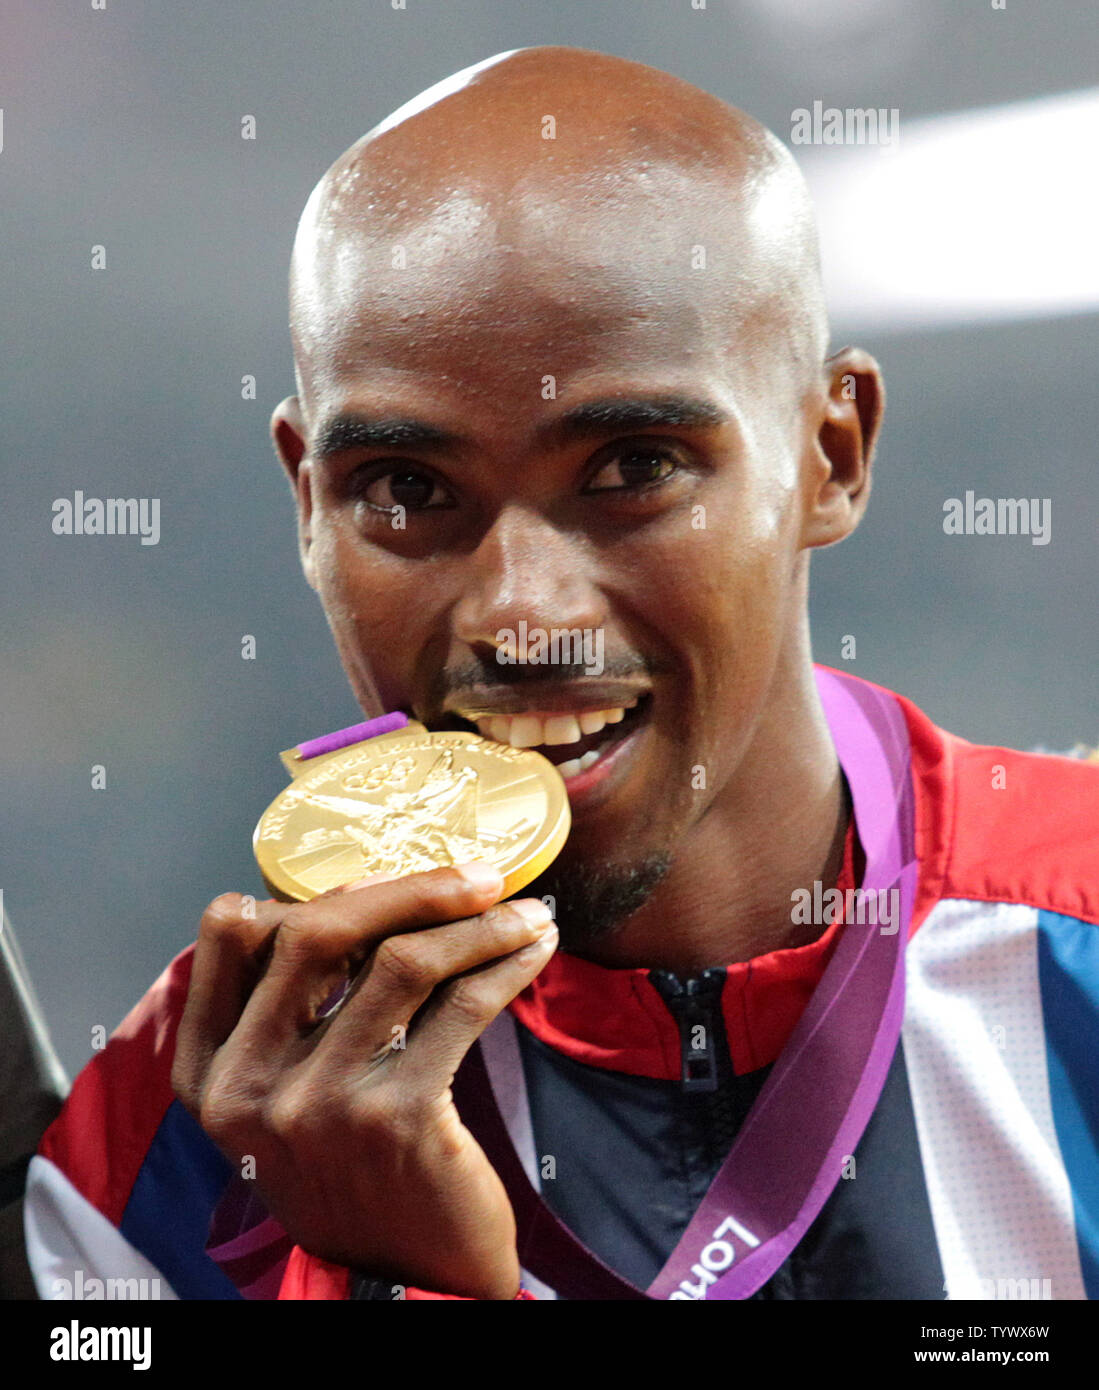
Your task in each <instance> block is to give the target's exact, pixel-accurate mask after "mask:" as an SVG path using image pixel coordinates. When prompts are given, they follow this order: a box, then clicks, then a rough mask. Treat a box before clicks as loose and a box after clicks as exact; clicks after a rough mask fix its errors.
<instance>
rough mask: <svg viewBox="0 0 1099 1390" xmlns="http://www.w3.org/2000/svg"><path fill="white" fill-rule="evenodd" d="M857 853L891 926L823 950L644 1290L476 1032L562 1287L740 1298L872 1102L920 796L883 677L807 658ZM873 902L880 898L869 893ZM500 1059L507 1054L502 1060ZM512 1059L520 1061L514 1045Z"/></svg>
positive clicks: (895, 1006) (527, 1251) (462, 1104)
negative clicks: (555, 1165)
mask: <svg viewBox="0 0 1099 1390" xmlns="http://www.w3.org/2000/svg"><path fill="white" fill-rule="evenodd" d="M814 674H815V676H816V680H817V689H818V693H819V695H820V698H821V702H822V705H823V707H824V712H825V716H826V718H827V720H828V725H829V729H830V732H831V735H832V741H833V743H834V745H835V748H836V753H837V755H838V757H839V761H840V765H841V767H842V768H843V771H844V775H845V777H846V779H847V784H848V787H849V788H850V791H851V799H852V803H853V810H854V816H855V825H856V829H857V831H858V835H859V840H860V842H861V844H862V848H863V851H864V853H865V856H866V870H865V874H864V876H863V882H862V885H861V887H860V890H859V891H860V893H861V895H862V896H863V898H864V899H868V898H869V895H870V894H875V895H880V894H881V893H896V894H897V895H898V898H899V905H900V911H899V912H896V913H889V914H879V913H876V914H874V915H875V916H876V917H877V918H878V920H880V919H881V917H882V916H888V919H889V920H890V921H892V923H893V926H892V928H891V929H889V930H886V929H885V928H884V927H879V926H876V925H875V926H864V925H862V924H859V923H855V922H848V923H847V924H846V925H845V926H844V929H843V931H842V933H841V934H840V937H839V941H838V944H837V946H836V950H835V952H834V954H833V956H832V960H831V962H830V964H829V966H828V968H827V970H826V971H825V972H824V975H823V977H822V978H821V981H820V984H819V985H818V986H817V988H816V990H815V991H814V992H813V996H812V998H811V999H810V1001H809V1004H808V1006H807V1008H806V1010H805V1012H804V1014H803V1015H802V1017H801V1020H800V1021H799V1023H798V1025H797V1027H796V1028H795V1029H794V1032H793V1033H792V1034H791V1036H790V1039H789V1041H788V1042H787V1044H786V1046H785V1047H784V1049H783V1051H782V1053H781V1055H780V1056H779V1058H778V1060H777V1061H776V1062H775V1064H774V1066H773V1068H772V1070H771V1074H770V1076H769V1077H768V1078H767V1081H766V1083H765V1084H764V1086H763V1088H762V1089H761V1091H760V1093H759V1095H758V1096H757V1097H756V1100H755V1103H754V1104H753V1106H752V1108H751V1110H750V1111H749V1114H748V1117H747V1119H746V1120H745V1122H744V1124H743V1125H742V1126H741V1129H740V1132H739V1134H738V1135H737V1138H736V1140H735V1141H734V1143H733V1146H732V1148H731V1149H730V1151H729V1154H728V1156H727V1157H726V1159H725V1161H724V1163H723V1164H722V1165H721V1167H720V1169H719V1170H718V1172H717V1175H716V1176H715V1178H714V1180H713V1182H712V1183H711V1184H710V1187H709V1190H708V1191H707V1193H706V1196H705V1197H704V1198H703V1199H702V1202H701V1203H700V1205H699V1207H698V1209H697V1211H696V1212H695V1214H694V1216H693V1217H692V1218H691V1220H690V1222H689V1223H688V1226H687V1229H686V1230H685V1231H684V1233H683V1235H682V1237H681V1238H680V1240H679V1242H678V1243H677V1245H676V1247H675V1249H674V1250H673V1251H672V1253H671V1255H670V1256H669V1257H668V1259H667V1261H666V1263H665V1265H664V1267H663V1269H662V1270H661V1271H660V1273H659V1274H658V1275H657V1276H656V1278H655V1279H654V1280H653V1282H652V1283H651V1284H650V1285H649V1288H648V1290H647V1291H645V1292H643V1291H642V1290H640V1289H638V1288H636V1287H635V1286H634V1285H633V1284H631V1283H629V1282H628V1281H627V1280H625V1279H623V1278H622V1277H621V1275H619V1274H617V1273H615V1271H614V1270H612V1269H611V1268H610V1267H609V1266H608V1265H606V1264H604V1262H603V1261H602V1260H600V1259H599V1257H598V1256H597V1255H595V1254H594V1253H593V1252H592V1251H590V1250H589V1249H588V1248H587V1247H586V1246H585V1245H584V1244H583V1243H582V1242H581V1241H580V1240H578V1239H577V1237H576V1236H575V1235H573V1233H572V1232H571V1231H570V1230H569V1229H568V1227H567V1226H566V1225H565V1224H564V1222H562V1221H561V1220H560V1219H559V1218H558V1217H557V1216H556V1215H555V1214H554V1213H553V1212H552V1211H551V1210H550V1209H549V1207H548V1206H547V1205H546V1203H545V1202H544V1201H543V1200H542V1197H541V1195H540V1194H539V1193H538V1191H537V1190H536V1189H535V1187H534V1185H533V1184H532V1182H531V1180H530V1178H529V1177H528V1175H527V1173H526V1171H525V1170H524V1168H523V1165H522V1161H521V1160H520V1158H519V1156H518V1154H517V1153H516V1150H515V1146H514V1144H513V1143H512V1140H511V1136H510V1134H509V1133H508V1129H507V1126H506V1124H505V1122H504V1120H503V1117H502V1116H501V1114H500V1110H499V1107H498V1105H497V1103H496V1099H495V1094H494V1093H495V1092H499V1093H500V1094H504V1093H505V1088H506V1087H508V1086H509V1085H510V1084H512V1083H513V1082H514V1079H515V1078H511V1077H509V1076H507V1075H503V1074H502V1073H501V1066H502V1064H501V1063H500V1062H499V1061H498V1060H495V1059H494V1063H493V1069H492V1072H491V1074H490V1071H489V1068H488V1065H487V1063H486V1054H485V1052H484V1050H483V1049H482V1048H481V1046H480V1044H479V1043H478V1044H476V1045H475V1046H474V1047H473V1048H472V1049H471V1050H470V1052H469V1053H468V1054H467V1056H466V1059H465V1061H464V1062H463V1063H462V1065H461V1067H460V1068H459V1070H458V1073H457V1075H456V1076H455V1079H454V1096H455V1101H456V1103H457V1106H458V1110H459V1113H460V1114H461V1116H462V1119H463V1121H464V1123H466V1124H467V1125H468V1127H469V1129H470V1130H471V1132H472V1133H473V1135H474V1136H475V1138H476V1139H477V1140H478V1142H479V1143H480V1144H481V1147H482V1148H483V1149H484V1151H485V1153H486V1155H487V1157H488V1158H489V1161H490V1162H491V1163H492V1165H493V1167H494V1168H495V1169H496V1171H497V1173H498V1174H499V1176H500V1178H501V1181H502V1182H503V1183H504V1186H505V1187H506V1189H507V1192H508V1195H509V1197H510V1199H511V1202H512V1207H513V1208H514V1211H515V1217H516V1224H517V1229H518V1232H519V1258H520V1262H521V1264H522V1266H523V1268H524V1269H527V1270H529V1271H530V1272H531V1273H532V1274H534V1275H535V1276H536V1277H537V1278H539V1279H541V1280H542V1281H543V1282H545V1283H546V1284H548V1285H549V1286H550V1287H551V1288H553V1289H555V1290H556V1291H557V1292H558V1293H559V1294H561V1295H563V1296H564V1297H565V1298H569V1299H619V1300H621V1299H646V1298H654V1299H688V1298H695V1299H697V1298H708V1299H743V1298H748V1297H750V1296H751V1295H752V1294H753V1293H755V1291H756V1290H757V1289H759V1288H761V1287H762V1286H763V1285H764V1284H765V1283H766V1282H767V1280H768V1279H770V1278H771V1276H772V1275H773V1274H774V1273H775V1271H776V1270H777V1269H778V1268H779V1266H780V1265H781V1264H782V1263H783V1261H784V1260H785V1259H786V1257H787V1256H788V1255H789V1253H790V1251H791V1250H793V1248H794V1246H795V1245H796V1244H797V1243H798V1241H799V1240H800V1239H801V1237H802V1236H803V1235H804V1233H805V1231H806V1230H807V1229H808V1227H809V1225H810V1224H811V1223H812V1222H813V1220H814V1219H815V1218H816V1216H817V1215H818V1214H819V1212H820V1210H821V1208H822V1207H823V1206H824V1203H825V1202H826V1201H827V1199H828V1196H829V1194H830V1193H831V1192H832V1190H833V1188H834V1187H835V1185H836V1183H837V1182H838V1180H839V1177H840V1173H841V1169H842V1165H843V1162H844V1160H845V1159H846V1158H847V1157H848V1156H849V1155H850V1154H852V1153H853V1152H854V1149H855V1146H856V1144H857V1143H858V1141H859V1139H860V1138H861V1137H862V1133H863V1130H864V1129H865V1128H866V1124H867V1121H868V1120H869V1118H870V1115H871V1113H872V1112H873V1109H874V1106H875V1105H876V1104H877V1100H878V1097H879V1095H880V1094H881V1089H882V1086H883V1085H884V1083H885V1078H886V1075H887V1073H888V1071H889V1067H890V1065H891V1063H892V1060H893V1055H894V1053H895V1051H896V1047H897V1042H898V1039H899V1037H900V1027H901V1020H902V1015H903V1010H904V948H905V944H906V942H907V939H908V934H909V926H910V923H911V917H912V905H913V902H914V899H915V891H916V879H917V871H918V866H917V862H916V855H915V848H914V836H915V829H914V827H915V810H914V795H913V789H912V778H911V770H910V759H911V755H910V747H909V738H908V730H907V726H906V725H905V722H904V716H903V715H902V714H901V711H900V709H899V707H898V705H897V703H896V701H895V700H894V699H893V698H892V697H891V696H890V695H888V694H887V693H886V692H885V691H881V690H878V689H877V688H876V687H874V686H871V685H867V684H865V683H864V682H861V681H854V680H851V679H850V678H848V677H846V676H843V675H841V674H839V673H838V672H833V671H827V670H824V669H821V668H815V670H814ZM406 723H407V720H406V719H405V717H404V716H403V715H400V714H390V715H383V716H381V718H379V719H373V720H368V721H367V722H366V723H365V724H356V725H353V726H352V727H351V728H348V729H342V730H339V731H338V732H336V733H333V734H327V735H325V736H324V737H322V738H318V739H313V740H311V741H309V742H307V743H303V744H301V745H299V749H298V751H299V752H300V754H301V756H302V758H303V759H305V758H311V757H317V756H319V755H320V754H322V753H328V752H332V751H334V750H335V749H338V748H343V747H346V746H347V745H349V744H351V743H357V742H360V741H362V740H364V739H367V738H371V737H375V736H377V735H379V734H383V733H389V732H392V731H394V730H396V729H398V728H402V727H404V725H405V724H406ZM877 900H878V901H879V902H880V897H879V898H878V899H877ZM503 1065H506V1064H503ZM511 1065H514V1066H521V1063H520V1062H519V1061H518V1059H517V1058H516V1059H514V1061H513V1063H512V1064H511Z"/></svg>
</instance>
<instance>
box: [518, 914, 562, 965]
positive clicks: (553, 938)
mask: <svg viewBox="0 0 1099 1390" xmlns="http://www.w3.org/2000/svg"><path fill="white" fill-rule="evenodd" d="M557 936H558V933H557V924H556V922H551V923H550V924H549V926H548V927H547V928H546V929H545V931H544V932H543V933H542V935H541V936H540V937H539V938H538V940H537V941H532V942H531V944H530V945H529V946H524V947H523V949H522V950H521V951H520V952H519V955H520V956H522V958H523V959H524V960H533V959H534V957H535V956H545V955H549V953H550V952H551V951H552V950H553V949H554V947H555V946H556V945H557Z"/></svg>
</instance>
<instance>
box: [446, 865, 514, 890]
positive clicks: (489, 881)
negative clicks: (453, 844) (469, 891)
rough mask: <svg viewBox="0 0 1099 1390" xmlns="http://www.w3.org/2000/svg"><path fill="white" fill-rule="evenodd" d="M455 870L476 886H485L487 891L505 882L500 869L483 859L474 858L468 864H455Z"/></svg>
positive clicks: (497, 887)
mask: <svg viewBox="0 0 1099 1390" xmlns="http://www.w3.org/2000/svg"><path fill="white" fill-rule="evenodd" d="M454 871H455V873H459V874H461V875H462V877H463V878H464V879H465V881H466V882H467V883H471V884H472V885H473V886H474V888H483V889H485V890H486V891H487V890H488V889H490V888H491V889H499V888H500V887H501V886H502V885H503V882H504V879H503V875H502V874H501V873H500V870H499V869H498V868H496V866H495V865H494V864H488V863H486V862H485V861H484V860H483V859H473V860H471V861H470V862H469V863H468V864H455V866H454Z"/></svg>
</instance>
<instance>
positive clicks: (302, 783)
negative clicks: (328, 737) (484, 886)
mask: <svg viewBox="0 0 1099 1390" xmlns="http://www.w3.org/2000/svg"><path fill="white" fill-rule="evenodd" d="M283 761H284V763H286V765H287V766H288V767H289V768H290V769H291V771H292V772H293V773H294V780H293V782H292V783H291V784H290V786H289V787H287V788H286V790H285V791H283V792H280V793H279V795H278V796H277V797H276V798H275V800H274V801H273V802H272V803H271V805H270V806H269V807H268V808H267V810H266V811H265V812H264V813H263V815H262V816H261V817H260V821H259V824H258V825H257V826H256V831H255V835H254V836H253V848H254V850H255V855H256V861H257V863H258V864H259V867H260V872H261V873H262V874H263V878H264V882H265V883H266V884H267V887H268V889H269V890H270V891H271V893H272V894H274V896H275V897H277V898H282V899H284V900H290V901H296V902H304V901H306V900H307V899H309V898H313V897H316V896H317V894H319V893H324V892H327V891H328V890H329V889H330V888H335V887H338V886H339V885H340V884H344V883H351V882H353V881H354V880H355V879H359V878H365V877H366V876H367V875H368V874H376V873H391V874H411V873H419V872H421V871H423V870H427V869H437V868H445V867H448V866H449V865H452V864H461V863H465V862H468V861H469V860H471V859H485V860H488V861H490V862H491V863H493V864H495V865H496V867H497V868H498V869H499V870H500V872H501V873H502V874H503V876H504V884H505V888H504V896H505V897H507V896H509V895H511V894H512V893H515V892H517V891H518V890H519V889H520V888H522V887H524V886H525V885H526V884H528V883H529V882H530V881H531V880H532V879H533V878H535V877H537V875H538V874H540V873H541V872H542V870H543V869H545V868H546V867H547V866H548V865H549V864H551V863H552V862H553V860H554V859H555V858H556V857H557V855H558V853H559V852H560V850H561V847H562V846H563V845H564V843H565V840H566V838H567V836H568V833H569V827H570V825H571V817H570V814H569V801H568V794H567V793H566V791H565V784H564V781H563V780H562V778H561V776H560V774H559V773H558V771H557V769H556V768H555V767H554V766H553V764H552V763H551V762H549V761H548V760H547V759H546V758H543V757H542V756H541V755H540V754H538V753H534V752H531V751H530V750H529V749H524V748H510V747H508V746H507V745H505V744H501V743H494V742H492V741H491V740H488V739H483V738H481V737H480V735H478V734H473V733H466V732H448V733H430V732H428V731H427V730H426V729H424V728H423V727H422V726H419V725H415V724H411V725H409V727H408V728H406V729H402V730H400V731H399V732H398V733H392V734H383V735H382V736H380V737H378V738H371V739H366V740H365V741H363V742H360V743H354V744H351V745H350V746H348V747H346V748H341V749H339V750H338V751H336V752H333V753H328V754H325V755H323V756H321V757H317V758H311V759H308V760H305V761H303V760H301V759H300V758H298V757H297V755H296V754H295V753H293V752H291V753H287V754H284V755H283Z"/></svg>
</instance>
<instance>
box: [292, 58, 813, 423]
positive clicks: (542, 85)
mask: <svg viewBox="0 0 1099 1390" xmlns="http://www.w3.org/2000/svg"><path fill="white" fill-rule="evenodd" d="M520 306H521V307H522V309H523V311H524V314H523V317H524V318H525V319H526V321H527V322H526V331H525V335H524V332H523V331H522V330H520V332H519V333H518V337H517V336H516V329H517V327H518V325H516V323H515V314H516V310H517V308H519V307H520ZM441 317H445V320H446V322H447V323H448V324H449V325H450V326H451V327H453V325H454V324H455V323H456V322H464V323H466V324H467V326H468V328H469V330H470V335H471V337H470V341H471V344H472V342H473V334H474V331H475V330H476V329H477V328H478V327H480V328H483V329H485V330H487V332H488V334H489V335H490V337H491V336H492V335H493V334H494V332H496V331H497V330H500V331H502V330H503V329H504V328H505V327H506V328H507V329H508V330H509V336H510V337H511V340H512V342H513V344H514V346H515V347H517V348H529V349H530V351H531V352H532V353H533V354H534V358H535V360H536V361H538V362H541V363H543V364H546V363H549V364H550V365H552V359H553V355H554V352H555V347H556V345H558V344H561V343H564V342H568V341H574V340H575V335H577V334H586V335H589V336H595V337H602V338H604V340H605V347H606V348H607V349H608V350H609V349H610V347H611V344H610V341H609V339H608V338H607V335H608V334H609V333H611V334H613V329H614V325H615V323H617V322H620V321H622V320H628V321H629V322H630V323H631V325H633V326H634V327H635V328H636V327H637V326H638V325H642V326H644V325H645V324H646V323H647V324H648V325H649V326H650V328H651V331H652V332H654V333H659V332H661V331H663V330H664V329H667V328H673V327H678V329H679V330H680V332H681V333H682V334H684V335H685V336H686V337H687V338H688V339H689V340H690V342H691V343H692V344H695V345H696V346H697V350H698V352H699V353H710V354H713V353H717V354H721V353H724V352H726V351H730V352H731V351H735V352H738V353H740V354H744V353H745V352H748V353H751V352H759V351H766V352H767V353H768V354H769V355H770V354H774V353H775V352H776V351H779V352H781V353H783V354H785V356H786V357H787V358H788V368H789V371H790V375H791V378H792V379H793V380H797V379H804V377H805V376H806V374H807V373H813V372H816V371H818V370H819V367H820V363H821V360H822V357H823V353H824V349H825V345H826V341H827V328H826V322H825V315H824V308H823V296H822V293H821V287H820V273H819V262H818V252H817V241H816V231H815V226H814V219H813V214H812V208H811V205H810V202H809V198H808V194H807V191H806V189H805V185H804V183H803V181H802V178H801V175H800V173H799V171H798V170H797V167H796V165H795V163H794V161H793V159H792V157H791V156H790V154H789V153H788V151H787V150H786V149H785V148H784V147H783V145H782V144H781V143H780V142H779V141H778V140H777V139H776V138H775V137H774V136H773V135H771V134H770V132H768V131H767V130H765V129H764V128H763V127H762V126H761V125H759V124H758V123H757V122H756V121H754V120H752V119H751V118H750V117H749V116H747V115H745V114H744V113H743V112H741V111H738V110H736V109H734V108H733V107H730V106H727V105H726V104H725V103H724V102H721V101H719V100H717V99H716V98H715V97H712V96H710V95H708V94H707V93H705V92H702V91H700V90H699V89H698V88H696V87H693V86H691V85H690V84H689V83H686V82H683V81H681V80H679V79H678V78H675V77H672V76H670V75H669V74H667V73H664V72H660V71H658V70H657V69H655V68H650V67H646V66H644V65H642V64H639V63H633V62H628V61H626V60H624V59H621V58H614V57H608V56H606V55H603V54H598V53H592V52H587V51H585V50H581V49H573V48H530V49H520V50H517V51H514V52H511V53H506V54H502V55H498V56H496V57H494V58H490V59H488V60H486V61H485V62H482V63H479V64H477V65H476V66H474V67H472V68H467V69H465V70H463V71H462V72H459V73H457V74H455V75H454V76H453V77H450V78H448V79H446V80H445V81H443V82H440V83H438V84H436V85H435V86H434V87H431V88H429V89H428V90H427V91H426V92H424V93H422V94H421V95H420V96H419V97H417V98H415V99H414V100H412V101H411V102H409V103H407V104H406V105H405V106H403V107H401V108H400V109H399V110H398V111H396V112H394V114H393V115H392V116H390V117H388V118H387V119H386V120H384V121H383V122H382V123H381V124H380V125H378V126H376V127H375V128H374V129H373V130H371V131H370V132H368V134H366V135H365V136H363V137H362V139H361V140H359V141H358V142H357V143H356V144H354V145H353V146H352V147H351V148H350V149H349V150H348V151H347V152H346V153H345V154H343V155H342V156H341V157H340V158H339V159H338V160H337V161H336V163H335V164H333V166H332V167H331V168H330V169H329V170H328V172H327V173H326V174H325V175H324V177H323V178H322V179H321V181H320V183H319V184H318V185H317V187H316V189H315V190H314V192H313V194H312V196H311V197H310V199H309V202H308V204H307V206H306V208H305V211H304V213H303V215H302V219H301V223H300V225H299V229H298V234H297V238H296V241H295V245H294V253H293V262H292V272H291V321H292V330H293V336H294V346H295V357H296V362H297V368H298V379H299V387H300V389H301V392H302V396H303V406H304V408H305V410H306V413H307V415H308V412H309V407H310V403H311V398H312V397H313V395H314V388H315V387H316V385H317V383H318V381H323V382H325V383H330V382H331V379H332V376H333V373H335V372H337V371H339V370H343V369H346V367H347V361H346V357H347V354H348V352H351V353H352V354H354V353H356V352H357V351H359V350H362V351H365V352H368V353H369V354H370V355H371V359H372V361H375V362H376V361H378V360H379V358H378V355H377V350H378V349H379V348H384V345H385V343H386V342H387V341H392V342H393V343H394V345H395V344H396V342H397V339H398V337H401V336H402V335H403V336H404V337H405V338H406V337H407V330H408V328H409V326H410V324H411V325H415V326H417V327H418V329H419V330H420V341H421V342H423V341H424V340H425V339H428V338H430V337H431V335H432V334H433V333H434V332H435V331H436V328H437V326H438V324H439V322H440V318H441ZM476 350H477V349H476V347H475V346H471V348H470V351H471V352H473V353H476ZM548 369H549V367H547V370H548Z"/></svg>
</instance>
